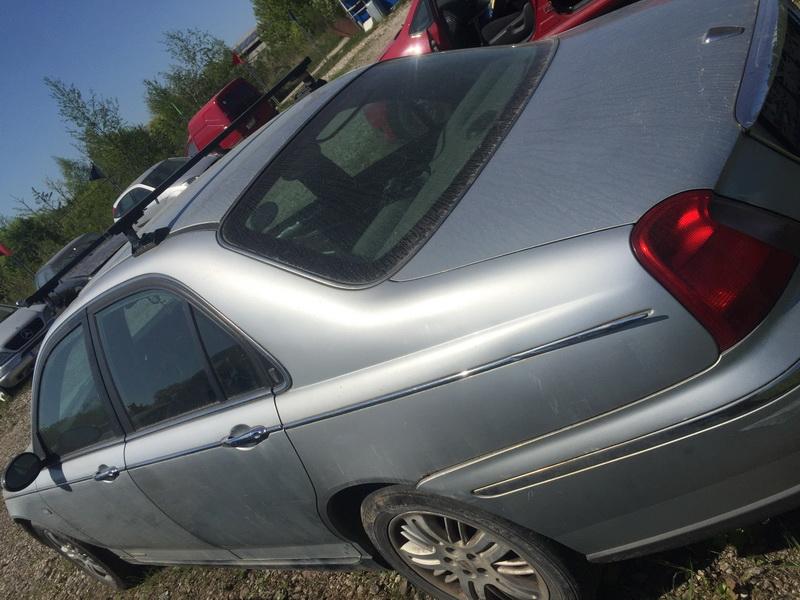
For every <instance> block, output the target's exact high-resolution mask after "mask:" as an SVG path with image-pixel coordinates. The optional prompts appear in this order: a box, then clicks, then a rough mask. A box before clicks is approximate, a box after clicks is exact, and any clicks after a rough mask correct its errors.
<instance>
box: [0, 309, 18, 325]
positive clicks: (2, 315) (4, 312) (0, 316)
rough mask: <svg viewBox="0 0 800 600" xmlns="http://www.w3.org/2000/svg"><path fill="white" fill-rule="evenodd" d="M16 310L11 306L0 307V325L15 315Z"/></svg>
mask: <svg viewBox="0 0 800 600" xmlns="http://www.w3.org/2000/svg"><path fill="white" fill-rule="evenodd" d="M15 310H17V309H16V308H12V307H10V306H0V323H2V322H3V321H5V320H6V319H7V318H8V317H10V316H11V315H13V314H14V311H15Z"/></svg>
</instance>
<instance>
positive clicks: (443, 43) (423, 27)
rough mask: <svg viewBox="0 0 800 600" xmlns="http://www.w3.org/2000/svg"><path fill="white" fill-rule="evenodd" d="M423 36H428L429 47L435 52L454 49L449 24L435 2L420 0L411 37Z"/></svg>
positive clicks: (410, 28)
mask: <svg viewBox="0 0 800 600" xmlns="http://www.w3.org/2000/svg"><path fill="white" fill-rule="evenodd" d="M422 34H425V35H426V36H427V39H428V45H429V46H430V49H431V50H432V51H433V52H438V51H440V50H450V49H451V48H452V47H453V43H452V40H451V39H450V34H449V30H448V28H447V22H446V21H445V19H444V16H443V15H442V11H441V10H439V5H438V4H437V3H436V2H435V0H420V2H419V5H418V6H417V9H416V12H415V13H414V16H413V17H412V19H411V24H410V26H409V35H411V36H412V37H414V36H420V35H422Z"/></svg>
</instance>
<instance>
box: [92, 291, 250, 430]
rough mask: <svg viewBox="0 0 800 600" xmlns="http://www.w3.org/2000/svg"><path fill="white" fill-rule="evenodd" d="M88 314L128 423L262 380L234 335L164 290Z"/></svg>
mask: <svg viewBox="0 0 800 600" xmlns="http://www.w3.org/2000/svg"><path fill="white" fill-rule="evenodd" d="M95 318H96V323H97V330H98V333H99V335H100V342H101V345H102V348H103V354H104V356H105V359H106V364H107V365H108V370H109V372H110V374H111V378H112V380H113V383H114V386H115V388H116V390H117V394H118V395H119V398H120V401H121V402H122V404H123V406H124V408H125V410H126V412H127V414H128V417H129V418H130V420H131V423H132V424H133V426H134V427H135V428H136V429H140V428H143V427H147V426H150V425H153V424H156V423H159V422H161V421H164V420H167V419H171V418H173V417H177V416H180V415H183V414H186V413H190V412H193V411H195V410H198V409H201V408H204V407H206V406H209V405H212V404H215V403H218V402H222V401H224V400H225V399H227V398H230V397H232V396H235V395H238V394H241V393H244V392H247V391H252V390H255V389H258V388H262V387H265V386H264V385H263V383H262V379H261V377H260V375H259V372H258V370H257V369H256V368H255V367H254V365H253V364H252V362H251V361H250V358H249V357H248V355H247V353H246V352H245V351H244V350H243V349H242V348H241V346H239V345H238V342H236V341H235V340H234V339H233V338H232V337H231V336H230V335H229V334H228V333H227V332H225V331H223V330H222V329H221V328H220V327H219V325H217V324H216V323H213V322H212V321H211V320H210V319H208V318H207V317H205V315H202V314H201V313H200V312H199V311H194V310H193V309H191V308H190V307H189V305H188V304H187V303H186V302H185V301H184V300H183V299H182V298H179V297H178V296H175V295H173V294H171V293H169V292H166V291H161V290H158V291H155V290H151V291H145V292H140V293H138V294H134V295H132V296H130V297H128V298H126V299H124V300H121V301H119V302H116V303H114V304H112V305H111V306H109V307H107V308H104V309H103V310H101V311H99V312H98V313H97V314H96V317H95ZM195 323H197V325H196V324H195ZM198 327H199V330H198ZM198 331H199V332H198Z"/></svg>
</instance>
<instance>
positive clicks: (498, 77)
mask: <svg viewBox="0 0 800 600" xmlns="http://www.w3.org/2000/svg"><path fill="white" fill-rule="evenodd" d="M610 40H613V43H609V41H610ZM799 61H800V16H799V14H798V11H797V9H796V8H795V7H794V5H793V4H791V3H790V2H788V1H779V0H760V1H759V0H704V1H703V2H698V1H697V0H671V1H670V2H664V1H662V0H644V1H643V2H642V3H641V4H638V5H633V6H630V7H628V8H627V9H623V10H621V11H619V12H617V13H615V14H611V15H607V16H605V17H603V18H601V19H598V20H597V21H596V22H595V23H594V26H592V27H586V28H583V29H582V30H581V31H579V32H575V33H574V34H570V35H565V36H562V37H561V38H559V39H558V40H556V39H546V40H542V41H540V42H537V43H533V44H523V45H520V46H518V47H509V46H506V47H497V48H481V49H476V50H471V51H464V52H445V53H440V54H436V55H430V56H425V57H415V58H406V59H399V60H394V61H387V62H384V63H381V64H378V65H373V66H370V67H368V68H366V69H362V70H359V71H354V72H351V73H349V74H346V75H344V76H342V77H340V78H338V79H336V80H334V81H332V82H331V83H329V84H328V85H326V86H324V87H322V88H320V89H319V90H317V91H316V92H314V93H312V94H310V95H309V96H307V97H306V98H305V99H304V100H303V101H302V102H299V103H297V104H295V105H294V106H292V107H291V108H290V109H288V110H287V111H286V112H284V113H282V114H281V115H280V116H279V117H277V118H276V120H275V121H274V122H273V123H272V124H271V125H270V126H269V127H268V128H265V129H263V130H262V131H261V132H260V133H258V134H256V136H254V138H253V139H252V141H250V142H249V143H246V144H242V145H241V146H239V148H237V149H235V150H234V151H232V152H231V153H229V154H228V155H227V156H226V157H225V158H223V159H222V160H221V161H220V164H219V165H218V166H217V167H215V169H213V171H212V172H211V173H209V174H208V176H209V177H208V180H207V181H206V182H204V185H203V186H202V189H198V190H197V191H196V192H195V193H194V194H186V195H184V196H182V197H181V198H180V199H179V200H177V201H176V202H174V203H172V205H171V206H168V207H167V208H165V210H164V211H163V212H162V213H161V214H160V215H158V216H157V217H155V218H154V219H153V220H151V222H150V223H148V225H147V227H146V228H145V230H144V231H141V232H139V233H140V234H141V238H139V237H136V236H135V235H133V233H131V238H132V240H131V241H132V243H131V246H130V248H133V249H134V250H133V252H131V251H130V248H129V247H128V246H125V247H124V248H123V249H122V250H121V251H120V252H119V253H118V254H117V255H115V258H114V259H112V261H110V262H109V263H108V264H107V265H106V267H104V268H103V269H102V270H101V272H100V273H98V275H97V276H96V277H95V278H94V279H93V280H92V281H91V282H90V283H89V285H88V286H87V287H86V288H84V290H83V292H82V293H81V294H80V296H78V298H77V300H76V301H75V302H73V303H72V304H71V305H70V307H69V308H68V309H67V310H66V311H65V313H64V314H62V315H61V316H60V317H59V320H58V322H57V323H56V324H55V325H54V327H53V328H52V329H51V331H50V333H49V334H48V336H47V338H46V339H45V341H44V343H43V347H42V351H41V357H40V360H38V361H37V365H36V370H35V374H34V381H33V386H32V435H31V446H32V449H33V451H32V452H26V453H22V454H20V455H19V456H18V457H17V458H15V459H14V460H13V461H11V463H10V464H9V466H8V468H7V469H6V471H5V475H4V488H5V491H4V497H5V502H6V507H7V509H8V511H9V513H10V515H11V517H12V518H13V519H14V520H15V521H16V522H17V523H19V524H20V526H21V527H24V528H25V530H26V531H28V532H30V533H32V534H33V535H34V536H35V537H36V538H37V539H39V540H42V541H43V542H45V543H47V544H49V545H51V546H52V547H53V548H54V549H56V551H58V552H61V553H62V555H64V556H65V557H67V558H69V559H71V560H73V561H75V562H76V563H77V564H78V565H80V566H82V567H83V568H84V569H86V570H87V572H88V573H90V574H91V575H93V576H94V577H97V578H98V579H100V580H102V581H105V582H107V583H110V584H112V585H115V586H118V587H122V586H125V585H130V584H131V583H133V581H134V578H135V577H137V576H140V575H142V573H143V571H144V569H143V566H144V565H151V564H161V565H176V564H182V565H185V564H206V565H239V566H245V567H256V566H258V567H268V568H276V567H290V568H299V567H305V566H317V567H320V566H324V567H332V568H334V567H335V568H340V569H341V568H356V567H357V566H358V565H360V564H367V565H371V566H375V565H376V564H389V565H391V566H392V567H393V568H395V569H396V570H397V571H399V572H400V573H402V574H403V575H404V576H405V577H406V578H408V579H409V580H410V581H411V582H412V583H413V584H414V586H415V587H418V588H419V589H420V590H422V591H425V592H428V593H430V594H432V595H434V596H435V597H437V598H441V599H443V600H453V599H458V600H498V599H502V600H508V599H509V598H511V599H513V600H523V599H528V600H529V599H531V598H536V599H538V600H577V599H578V598H581V597H582V588H584V587H585V584H586V582H585V581H584V575H585V574H586V572H587V560H588V561H592V562H603V561H611V560H619V559H622V558H627V557H630V556H634V555H639V554H646V553H650V552H653V551H655V550H658V549H663V548H665V547H670V546H677V545H681V544H684V543H686V541H687V540H691V539H695V538H697V537H704V536H708V535H710V534H711V533H713V532H714V531H716V530H717V529H720V528H728V527H730V525H731V524H732V523H738V522H741V521H742V520H748V519H750V520H752V519H760V518H764V517H767V516H769V515H770V514H776V513H779V512H781V511H783V510H786V509H787V508H789V507H790V506H796V505H797V504H798V503H800V436H798V435H797V432H798V429H800V347H799V346H798V343H797V334H798V331H800V273H798V272H797V266H798V256H800V241H799V240H800V205H798V203H797V202H796V201H795V199H796V196H797V181H798V180H800V126H798V124H800V91H799V90H798V86H797V79H796V72H797V69H796V66H797V64H798V62H799ZM577 73H580V75H581V76H580V77H578V76H576V74H577ZM621 104H622V105H621ZM370 112H376V113H379V114H381V115H382V116H383V119H382V122H381V126H374V125H373V124H372V121H371V120H370V118H369V113H370ZM244 116H246V115H244ZM610 157H611V158H613V160H612V159H610ZM754 165H755V166H757V167H758V168H754ZM132 216H133V215H132ZM114 227H115V226H112V229H111V231H112V232H113V231H116V229H115V228H114ZM157 232H158V233H159V235H158V236H156V233H157ZM43 508H46V510H43Z"/></svg>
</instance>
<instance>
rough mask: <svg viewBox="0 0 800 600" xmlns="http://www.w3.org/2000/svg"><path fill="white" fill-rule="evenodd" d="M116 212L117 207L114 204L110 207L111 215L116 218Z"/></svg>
mask: <svg viewBox="0 0 800 600" xmlns="http://www.w3.org/2000/svg"><path fill="white" fill-rule="evenodd" d="M118 214H119V209H118V208H117V207H116V206H112V207H111V216H112V217H114V218H115V219H116V218H117V215H118Z"/></svg>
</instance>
